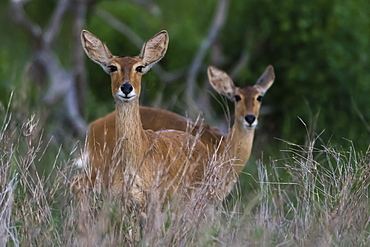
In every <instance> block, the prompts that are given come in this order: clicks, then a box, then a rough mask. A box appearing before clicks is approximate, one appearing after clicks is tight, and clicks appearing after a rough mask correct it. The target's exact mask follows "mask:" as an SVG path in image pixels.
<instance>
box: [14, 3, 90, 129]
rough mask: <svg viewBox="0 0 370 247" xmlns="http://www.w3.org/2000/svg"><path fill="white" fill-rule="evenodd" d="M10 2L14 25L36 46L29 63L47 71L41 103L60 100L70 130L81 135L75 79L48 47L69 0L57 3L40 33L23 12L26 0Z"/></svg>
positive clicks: (53, 38)
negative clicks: (42, 101) (46, 89)
mask: <svg viewBox="0 0 370 247" xmlns="http://www.w3.org/2000/svg"><path fill="white" fill-rule="evenodd" d="M10 3H11V5H10V8H11V10H12V11H13V16H14V20H15V22H16V23H18V24H19V25H20V26H21V27H22V28H23V29H24V30H25V31H26V32H27V33H29V34H30V36H31V38H32V39H33V40H34V41H35V43H36V49H35V55H34V58H33V61H32V62H33V63H34V64H38V66H37V67H40V66H41V67H43V69H41V71H46V72H47V74H48V76H49V79H50V86H49V89H48V91H47V92H46V94H45V96H44V98H43V100H44V102H45V103H46V104H47V105H49V106H50V105H53V104H55V103H56V102H58V101H60V100H63V103H64V104H63V107H64V108H65V112H66V117H67V119H68V122H69V123H70V125H71V126H72V129H73V131H74V132H75V133H76V134H77V135H79V136H82V135H83V134H84V133H85V129H86V123H85V121H84V120H83V118H82V117H81V115H80V113H79V110H78V109H79V107H78V105H79V104H78V101H77V93H76V88H75V80H74V78H73V76H72V73H70V72H68V71H67V70H65V69H64V68H63V67H62V66H61V64H60V63H59V60H58V58H57V56H56V55H55V53H54V52H53V51H52V48H51V45H52V43H53V41H54V40H55V37H56V35H57V34H58V33H59V30H60V26H61V24H62V19H63V17H64V16H65V13H66V12H67V10H68V9H69V7H70V6H71V0H60V1H59V2H58V4H57V7H56V9H55V11H54V14H53V15H52V17H51V21H50V23H49V25H48V28H46V30H45V31H44V32H42V30H41V28H40V26H39V25H37V24H35V23H33V22H32V21H31V20H30V19H29V18H28V17H27V16H26V13H25V11H24V4H25V3H26V1H24V0H12V1H11V2H10ZM84 3H87V2H84ZM81 4H82V2H81Z"/></svg>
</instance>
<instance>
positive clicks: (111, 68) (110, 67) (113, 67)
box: [108, 65, 117, 73]
mask: <svg viewBox="0 0 370 247" xmlns="http://www.w3.org/2000/svg"><path fill="white" fill-rule="evenodd" d="M108 68H109V72H110V73H112V72H114V71H117V67H116V66H114V65H109V66H108Z"/></svg>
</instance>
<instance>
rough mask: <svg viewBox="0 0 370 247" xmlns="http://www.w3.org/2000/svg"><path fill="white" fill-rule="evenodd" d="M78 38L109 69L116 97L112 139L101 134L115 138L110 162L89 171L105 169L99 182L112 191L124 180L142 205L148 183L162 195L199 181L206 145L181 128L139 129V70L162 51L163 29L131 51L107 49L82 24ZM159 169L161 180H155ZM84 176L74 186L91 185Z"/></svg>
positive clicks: (165, 40) (164, 48)
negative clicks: (119, 53) (126, 53)
mask: <svg viewBox="0 0 370 247" xmlns="http://www.w3.org/2000/svg"><path fill="white" fill-rule="evenodd" d="M81 42H82V46H83V49H84V51H85V52H86V54H87V56H88V57H89V58H90V59H91V60H93V61H94V62H96V63H97V64H99V65H100V66H101V67H102V68H103V69H104V71H106V72H107V73H109V75H110V77H111V90H112V95H113V98H114V100H115V103H116V112H115V140H114V136H113V133H110V134H108V135H105V138H106V141H107V143H108V142H109V143H111V142H112V143H114V142H115V147H114V151H113V152H111V153H110V154H111V156H110V157H105V158H106V159H107V161H108V163H111V165H110V167H109V172H106V171H105V170H106V167H101V165H102V164H101V163H96V162H93V163H92V171H100V172H102V173H106V174H104V176H103V177H102V179H103V183H104V184H105V185H106V186H108V187H109V189H110V190H111V191H112V193H113V194H114V195H119V194H120V193H121V192H122V191H123V189H124V186H127V188H128V192H129V193H128V194H129V197H130V198H131V200H132V203H133V204H134V205H135V206H139V207H143V206H145V204H146V194H147V192H148V191H150V189H152V188H153V187H154V188H159V189H161V190H163V191H164V192H163V193H164V194H166V195H171V194H174V193H175V192H179V193H180V194H183V195H185V196H187V195H188V193H190V192H191V190H192V188H194V187H196V186H199V184H200V182H201V180H202V177H203V175H204V167H205V166H206V164H207V162H208V152H207V148H206V146H205V145H204V144H203V143H202V142H201V141H199V140H197V139H196V138H195V137H194V136H192V135H189V134H188V133H186V132H183V131H178V130H171V131H159V132H154V131H153V130H144V129H143V127H142V122H141V118H140V113H139V97H140V91H141V78H142V75H143V74H145V73H146V72H147V71H148V70H149V69H150V68H151V67H152V66H153V65H154V64H155V63H157V62H158V61H159V60H161V59H162V58H163V56H164V55H165V53H166V51H167V47H168V34H167V31H161V32H159V33H157V34H156V35H154V36H153V37H152V38H150V39H149V40H148V41H147V42H146V43H145V44H144V46H143V48H142V50H141V52H140V54H139V55H138V56H135V57H129V56H124V57H119V56H114V55H112V53H111V52H110V51H109V49H108V47H107V46H106V45H105V44H104V43H103V42H102V41H101V40H100V39H99V38H97V37H96V36H94V35H93V34H92V33H90V32H89V31H87V30H83V31H82V32H81ZM112 118H113V117H112ZM111 124H113V122H110V123H109V124H108V122H107V123H106V127H107V128H108V130H109V128H110V127H111ZM98 131H101V130H98ZM96 132H97V131H96ZM96 132H95V133H96ZM158 174H159V175H160V179H161V180H160V181H159V183H158V184H156V183H155V182H156V179H157V178H158ZM89 179H90V178H89V177H85V178H84V179H80V178H77V183H75V184H74V188H73V190H74V192H75V193H78V192H79V190H81V188H82V187H83V186H91V184H90V183H89V181H88V180H89Z"/></svg>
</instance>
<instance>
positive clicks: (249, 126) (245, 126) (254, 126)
mask: <svg viewBox="0 0 370 247" xmlns="http://www.w3.org/2000/svg"><path fill="white" fill-rule="evenodd" d="M257 124H258V120H257V119H256V120H255V121H254V122H253V123H252V124H251V125H250V124H249V123H248V122H247V121H245V120H244V128H246V129H254V128H256V127H257Z"/></svg>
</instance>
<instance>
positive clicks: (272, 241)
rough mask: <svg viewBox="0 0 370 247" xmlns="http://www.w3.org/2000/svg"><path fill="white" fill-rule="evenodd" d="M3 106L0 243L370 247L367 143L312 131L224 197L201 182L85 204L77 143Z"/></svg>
mask: <svg viewBox="0 0 370 247" xmlns="http://www.w3.org/2000/svg"><path fill="white" fill-rule="evenodd" d="M1 111H2V112H1V114H2V116H3V118H2V119H3V120H2V122H1V125H0V126H1V131H0V138H1V142H0V162H1V164H0V246H370V237H369V236H370V234H369V231H370V227H369V223H370V213H369V177H370V176H369V175H370V174H369V173H370V152H369V151H367V152H365V153H360V152H357V151H356V150H355V148H354V147H353V146H351V147H350V148H349V149H344V150H340V149H338V148H334V147H331V146H327V145H322V144H321V142H322V141H321V140H320V138H319V136H315V135H314V134H308V138H307V139H308V141H307V143H306V144H304V145H298V144H294V143H289V142H285V145H286V149H285V150H282V151H281V152H280V155H278V157H271V158H270V159H269V161H262V160H260V161H257V162H256V163H255V164H249V166H257V168H258V176H257V177H254V178H252V177H247V176H246V175H245V174H242V175H241V179H251V180H252V179H254V180H255V182H256V184H257V187H256V189H255V190H254V191H251V192H249V193H240V191H243V190H244V188H242V187H240V184H237V185H236V186H235V188H234V190H233V191H232V193H231V195H230V196H228V198H227V199H226V200H224V201H223V202H222V203H216V204H210V203H209V202H207V200H206V198H205V197H204V196H203V195H204V192H202V189H205V188H201V189H199V191H197V193H195V194H194V196H193V197H192V198H191V200H189V201H187V202H186V203H184V202H183V201H182V200H179V199H177V198H173V199H172V200H170V202H169V203H168V204H165V206H163V207H162V206H161V204H160V203H159V202H158V198H159V195H156V193H155V192H152V193H151V194H150V195H149V198H150V200H149V203H148V209H147V211H146V213H145V215H143V214H139V213H135V212H132V211H131V210H130V209H128V208H126V207H125V205H124V204H122V198H115V197H112V195H110V194H109V193H105V192H99V190H97V191H92V192H91V193H90V194H89V201H88V207H86V208H84V209H83V210H81V208H80V206H79V205H78V204H77V203H76V200H75V199H74V197H73V195H72V194H71V192H70V189H69V186H70V179H71V178H72V176H73V174H75V173H76V172H78V171H76V170H75V168H74V167H73V166H72V156H73V155H71V154H70V153H69V151H66V150H73V148H72V147H60V145H58V143H56V142H54V141H53V140H51V139H50V138H48V137H46V136H45V134H44V132H43V129H42V126H40V123H38V120H37V117H36V116H34V115H31V116H28V118H27V119H25V120H24V121H22V120H19V119H15V118H14V117H13V115H12V114H11V112H9V111H7V108H3V109H1ZM71 152H72V151H71ZM44 166H48V167H49V169H40V167H44ZM243 192H244V191H243ZM241 194H243V195H245V196H241ZM81 219H82V220H84V222H85V223H86V224H84V229H80V228H79V224H78V223H79V220H81ZM81 232H83V234H82V233H81Z"/></svg>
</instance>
